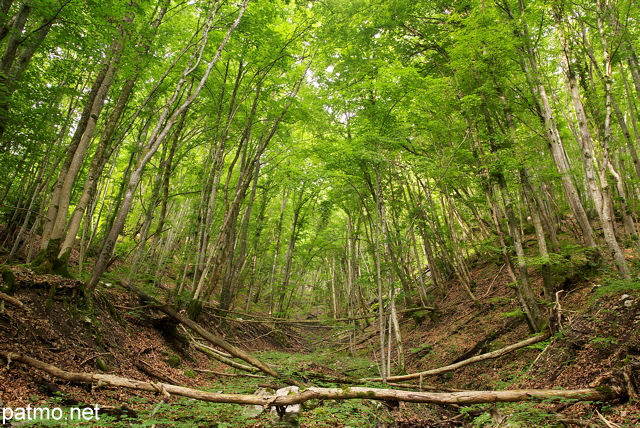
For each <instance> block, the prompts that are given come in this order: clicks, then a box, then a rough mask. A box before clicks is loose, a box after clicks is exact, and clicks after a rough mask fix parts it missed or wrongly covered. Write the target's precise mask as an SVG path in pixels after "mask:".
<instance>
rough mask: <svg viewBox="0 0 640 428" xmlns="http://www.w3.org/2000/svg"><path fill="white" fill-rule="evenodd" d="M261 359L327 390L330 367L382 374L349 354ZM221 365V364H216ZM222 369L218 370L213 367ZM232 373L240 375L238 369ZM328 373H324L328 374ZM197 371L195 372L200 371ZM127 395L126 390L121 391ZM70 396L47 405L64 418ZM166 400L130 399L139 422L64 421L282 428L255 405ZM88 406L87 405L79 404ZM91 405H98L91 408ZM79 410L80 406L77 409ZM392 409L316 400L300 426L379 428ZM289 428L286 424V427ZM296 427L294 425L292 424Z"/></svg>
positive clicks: (225, 386)
mask: <svg viewBox="0 0 640 428" xmlns="http://www.w3.org/2000/svg"><path fill="white" fill-rule="evenodd" d="M255 355H256V357H257V358H259V359H260V360H262V361H264V362H266V363H268V364H271V365H272V366H274V367H276V368H277V370H278V371H279V372H281V373H282V374H285V375H288V376H293V377H295V378H298V379H301V380H308V381H309V384H313V385H314V386H322V387H336V386H338V384H337V383H334V382H330V381H326V380H321V379H320V380H311V379H310V378H311V377H312V376H313V374H314V373H317V372H318V370H321V369H324V372H327V374H328V376H331V374H332V373H334V371H335V373H344V374H347V375H350V376H352V377H356V378H357V377H362V376H372V375H377V369H376V367H375V365H374V364H373V363H372V362H371V361H370V360H368V359H366V358H364V357H351V356H347V355H346V354H322V353H314V354H290V353H285V352H277V351H268V352H259V353H256V354H255ZM214 365H215V363H214ZM212 369H213V370H219V368H218V367H212ZM226 372H227V373H234V374H239V373H242V372H240V371H237V370H234V369H230V368H229V369H228V370H226ZM324 372H323V373H324ZM194 373H195V372H194ZM196 375H197V377H198V378H200V379H205V380H206V381H207V382H208V385H207V387H206V388H199V389H201V390H206V391H209V392H218V393H230V394H254V393H255V392H256V391H257V390H258V389H259V388H260V386H259V385H258V384H268V385H272V386H273V388H276V387H284V386H285V385H284V384H281V382H279V381H277V380H275V379H271V378H251V377H243V376H229V377H227V376H215V375H211V374H206V373H196ZM268 390H269V392H273V389H272V388H270V389H268ZM121 391H122V392H125V391H126V390H121ZM64 398H65V397H60V398H54V399H49V400H48V401H47V402H46V403H44V404H38V406H41V407H48V408H54V407H60V408H62V414H63V415H65V416H67V415H69V414H71V409H72V408H70V407H64V406H61V402H62V401H63V399H64ZM161 399H162V397H161V396H159V395H158V396H156V397H154V398H152V399H147V398H143V397H140V396H138V395H133V396H132V397H131V398H130V399H128V400H127V406H129V407H131V408H134V409H135V410H136V412H137V417H136V418H128V417H123V416H117V417H116V416H110V415H108V414H107V413H105V412H102V411H100V412H99V420H97V419H96V418H95V417H94V418H91V419H90V420H83V421H81V422H80V421H70V420H66V421H64V424H63V425H64V426H77V427H116V428H124V427H156V428H164V427H185V428H191V427H192V428H200V427H214V428H223V427H224V428H227V427H229V428H230V427H256V428H259V427H274V426H281V425H279V424H278V417H277V416H276V415H272V414H270V412H269V411H262V412H260V410H261V409H259V408H257V407H255V406H242V405H238V404H223V403H208V402H204V401H198V400H194V399H188V398H182V397H177V396H174V397H172V398H171V399H170V400H169V402H167V403H163V402H161ZM79 406H80V407H82V405H79ZM88 406H89V407H93V406H95V404H88ZM76 407H78V406H76ZM391 420H392V419H391V416H390V415H389V412H388V410H387V409H386V408H385V407H384V406H382V405H381V404H380V403H378V402H374V401H372V400H344V401H333V400H311V401H308V402H306V403H304V404H303V405H302V410H301V413H300V417H299V420H298V423H299V424H300V425H301V426H304V427H318V428H322V427H327V428H328V427H354V428H355V427H376V426H379V422H380V421H391ZM21 422H22V423H21V426H29V427H46V426H56V427H57V426H62V425H61V421H60V420H52V419H51V420H38V421H31V422H30V423H24V422H26V421H21ZM282 426H285V425H282ZM286 426H291V425H286Z"/></svg>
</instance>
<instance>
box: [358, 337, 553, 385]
mask: <svg viewBox="0 0 640 428" xmlns="http://www.w3.org/2000/svg"><path fill="white" fill-rule="evenodd" d="M549 337H551V336H550V335H549V334H548V333H544V334H539V335H537V336H533V337H530V338H529V339H526V340H523V341H521V342H518V343H514V344H513V345H509V346H507V347H504V348H502V349H498V350H497V351H492V352H487V353H486V354H481V355H477V356H475V357H471V358H468V359H466V360H463V361H460V362H458V363H455V364H450V365H448V366H444V367H440V368H437V369H431V370H426V371H423V372H420V373H411V374H408V375H402V376H389V377H387V381H391V382H402V381H405V380H411V379H419V378H421V377H423V376H435V375H439V374H441V373H446V372H450V371H453V370H456V369H459V368H460V367H464V366H468V365H469V364H473V363H477V362H480V361H484V360H490V359H494V358H498V357H501V356H503V355H505V354H508V353H510V352H513V351H515V350H517V349H520V348H524V347H525V346H529V345H533V344H534V343H538V342H542V341H544V340H547V339H548V338H549ZM360 380H361V381H370V382H382V378H377V377H376V378H364V379H360Z"/></svg>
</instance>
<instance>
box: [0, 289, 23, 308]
mask: <svg viewBox="0 0 640 428" xmlns="http://www.w3.org/2000/svg"><path fill="white" fill-rule="evenodd" d="M0 300H2V301H4V302H7V303H10V304H12V305H13V306H17V307H19V308H22V307H23V306H24V304H23V303H22V302H21V301H20V300H18V299H16V298H15V297H11V296H9V295H8V294H5V293H1V292H0Z"/></svg>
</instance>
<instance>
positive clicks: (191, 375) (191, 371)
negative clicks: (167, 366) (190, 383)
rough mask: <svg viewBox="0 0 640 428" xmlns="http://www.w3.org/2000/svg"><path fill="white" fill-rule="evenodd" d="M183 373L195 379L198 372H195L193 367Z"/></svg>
mask: <svg viewBox="0 0 640 428" xmlns="http://www.w3.org/2000/svg"><path fill="white" fill-rule="evenodd" d="M183 373H184V375H185V376H186V377H188V378H191V379H195V378H196V372H194V371H193V370H192V369H187V370H185V371H184V372H183Z"/></svg>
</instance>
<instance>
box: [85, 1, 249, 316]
mask: <svg viewBox="0 0 640 428" xmlns="http://www.w3.org/2000/svg"><path fill="white" fill-rule="evenodd" d="M248 2H249V0H244V2H243V3H242V6H241V7H240V10H239V12H238V15H237V16H236V18H235V20H234V22H233V23H232V24H231V26H230V27H229V29H228V31H227V33H226V35H225V37H224V38H223V40H222V41H221V42H220V45H219V46H218V49H217V51H216V53H215V54H214V56H213V57H212V59H211V60H210V61H209V63H208V64H207V66H206V69H205V70H204V74H203V76H202V77H201V79H200V81H199V82H198V85H197V87H196V88H195V89H194V90H193V92H192V93H191V95H189V96H188V97H187V98H186V99H185V100H184V102H182V103H181V104H180V106H179V107H178V108H176V109H175V110H174V104H175V102H176V101H177V100H178V99H179V97H180V96H181V95H183V86H184V85H185V84H186V83H187V79H189V76H190V75H191V74H192V73H193V71H195V69H196V67H197V65H198V64H199V63H200V60H201V58H202V52H203V51H204V49H205V48H206V46H207V44H208V41H209V31H210V30H211V27H212V21H213V16H210V17H209V19H208V20H207V24H206V26H205V29H204V31H203V35H202V39H201V40H202V42H201V44H200V45H199V46H198V47H197V48H196V49H195V50H194V53H193V55H192V59H191V61H190V62H189V64H188V65H187V67H186V68H185V69H184V71H183V73H182V77H181V78H180V80H179V82H178V83H177V84H176V87H175V89H174V92H173V96H172V97H171V99H170V100H169V101H168V102H167V104H166V105H165V107H164V108H163V110H162V112H161V114H160V116H159V118H158V121H157V125H156V127H155V129H154V130H153V132H152V134H151V136H150V137H149V139H148V140H147V142H146V144H145V147H144V149H143V152H142V155H141V157H140V159H139V160H138V162H137V164H136V166H135V168H134V170H133V171H132V173H131V176H130V178H129V182H128V184H127V188H126V192H125V194H124V198H123V200H122V204H121V205H120V208H119V209H118V214H117V216H116V219H115V221H114V223H113V226H112V227H111V230H110V231H109V233H108V235H107V237H106V239H105V242H104V245H103V247H102V250H101V251H100V254H99V255H98V258H97V260H96V262H95V265H94V269H93V272H92V275H91V278H89V280H88V281H87V282H86V284H85V295H86V297H87V299H88V304H89V306H93V300H92V296H93V292H94V290H95V288H96V286H97V284H98V281H99V280H100V277H101V276H102V274H103V273H104V271H105V270H106V268H107V264H108V261H109V259H110V258H111V254H112V253H113V249H114V247H115V244H116V240H117V238H118V236H119V235H120V232H121V231H122V229H123V228H124V222H125V220H126V217H127V214H128V213H129V209H130V208H131V204H132V203H133V197H134V194H135V190H136V188H137V187H138V184H139V183H140V180H141V179H142V174H143V172H144V170H145V167H146V165H147V163H148V162H149V161H150V160H151V158H152V157H153V155H154V154H155V153H156V151H157V150H158V147H159V146H160V144H162V142H163V141H164V140H165V138H166V137H167V135H168V133H169V131H170V130H171V129H172V128H173V126H174V124H175V123H176V122H177V121H178V120H179V118H180V116H181V115H183V114H185V112H186V111H187V109H188V108H189V106H190V105H191V104H192V103H193V101H194V100H195V99H196V98H197V96H198V95H199V93H200V91H201V90H202V88H203V87H204V85H205V83H206V82H207V79H208V78H209V74H210V73H211V71H212V70H213V67H214V65H215V64H216V63H217V62H218V58H219V57H220V55H221V54H222V50H223V49H224V47H225V46H226V44H227V42H228V40H229V38H230V37H231V33H232V32H233V31H234V30H235V28H236V27H237V26H238V24H239V22H240V19H241V18H242V15H243V14H244V11H245V10H246V8H247V4H248ZM172 110H173V113H171V111H172Z"/></svg>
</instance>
